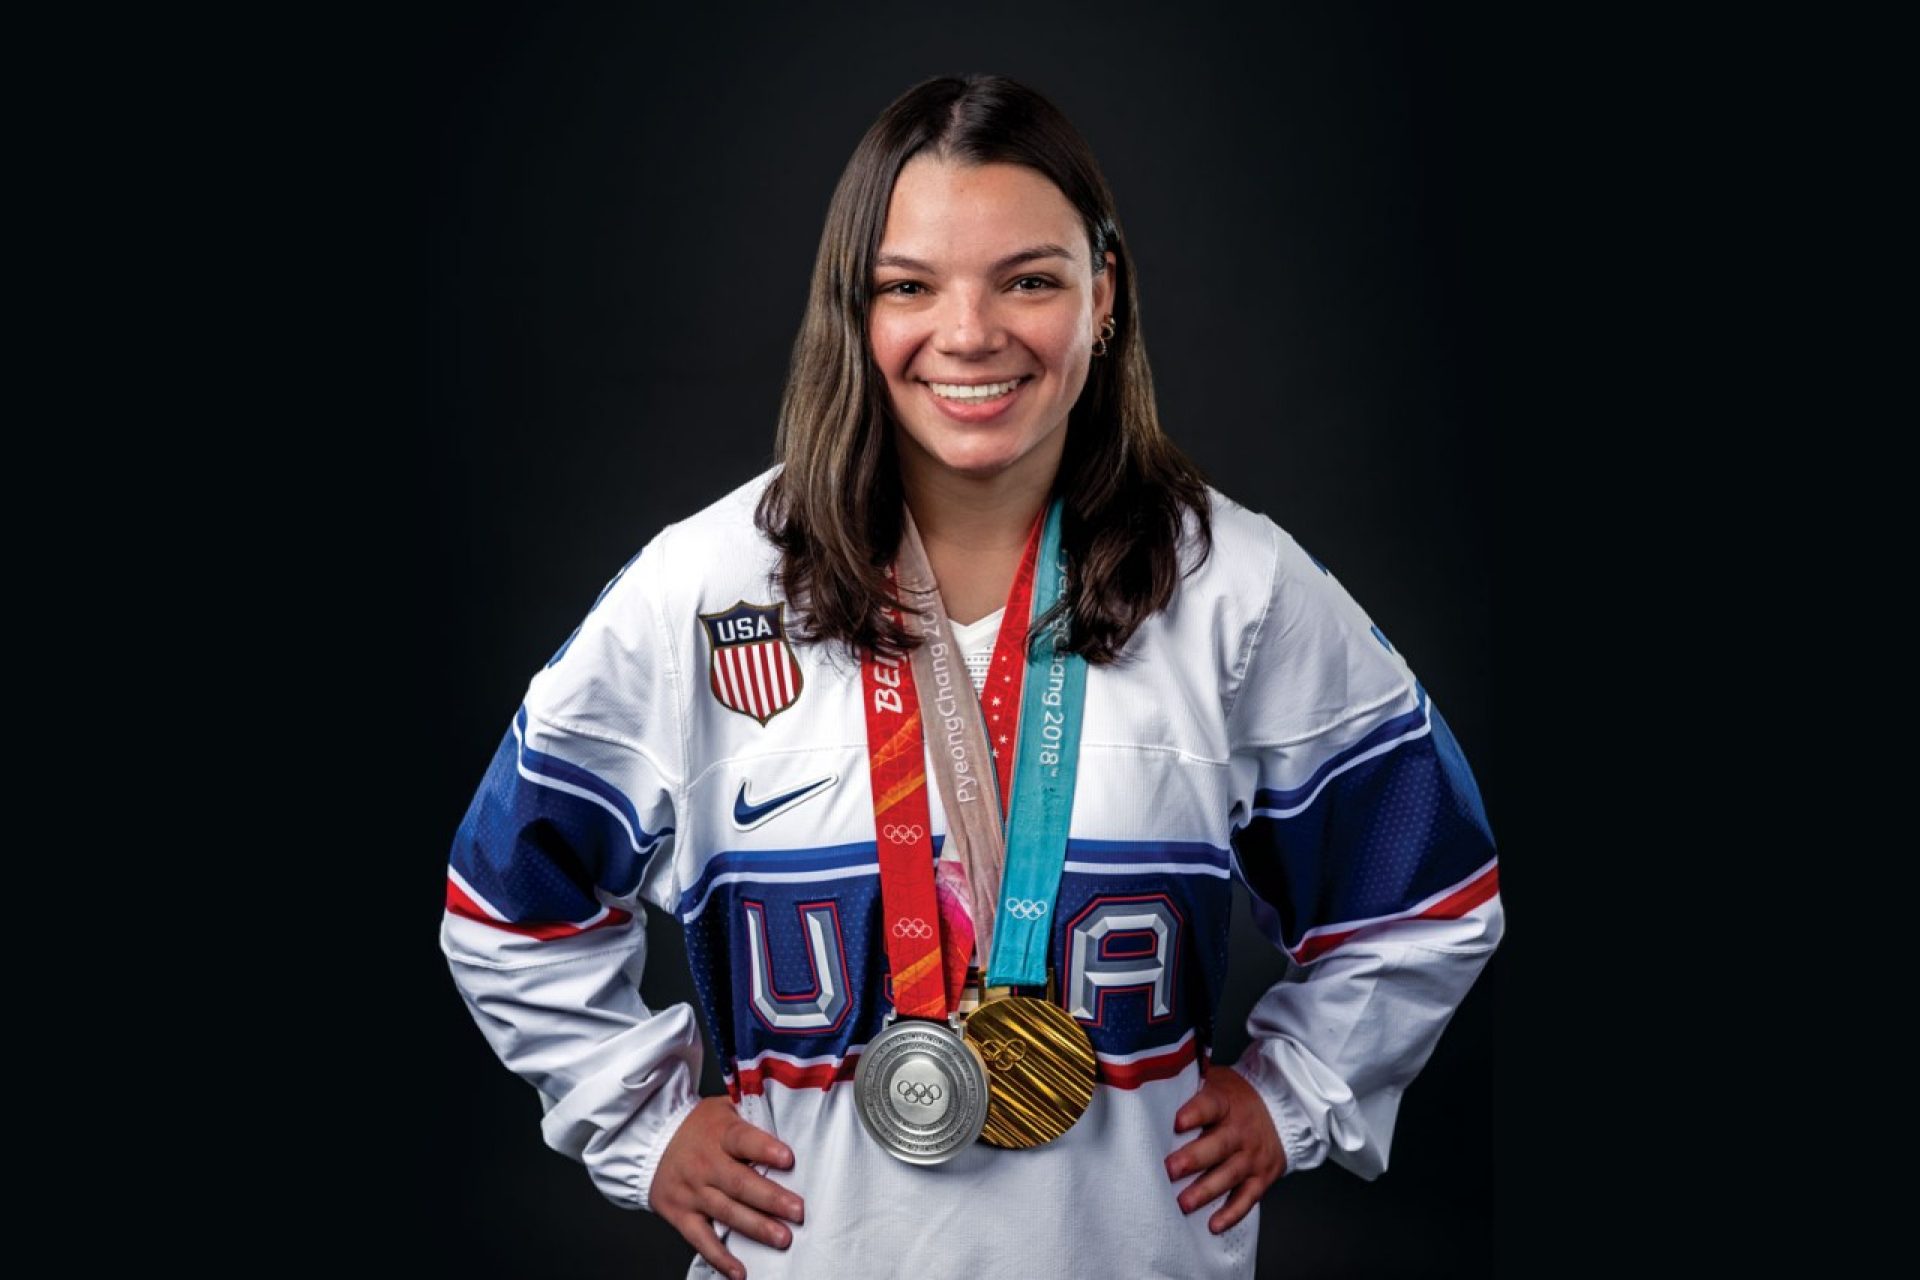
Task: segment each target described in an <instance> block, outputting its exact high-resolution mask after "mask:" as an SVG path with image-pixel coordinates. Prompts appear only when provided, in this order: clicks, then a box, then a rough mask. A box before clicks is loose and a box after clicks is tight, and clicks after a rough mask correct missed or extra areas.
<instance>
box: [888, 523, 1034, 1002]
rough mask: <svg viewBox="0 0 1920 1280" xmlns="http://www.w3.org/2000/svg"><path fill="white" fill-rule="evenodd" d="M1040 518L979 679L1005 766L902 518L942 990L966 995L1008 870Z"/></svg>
mask: <svg viewBox="0 0 1920 1280" xmlns="http://www.w3.org/2000/svg"><path fill="white" fill-rule="evenodd" d="M1042 523H1043V521H1042V519H1039V518H1036V519H1035V520H1034V522H1033V528H1032V530H1031V531H1030V532H1029V533H1028V535H1027V545H1026V547H1025V548H1024V549H1023V550H1022V552H1021V556H1020V564H1019V568H1018V569H1017V570H1015V572H1014V577H1013V589H1012V593H1011V594H1010V595H1009V596H1008V597H1007V603H1006V612H1005V616H1004V618H1003V619H1002V621H1001V625H1000V630H999V634H998V636H997V637H996V641H995V645H994V661H993V663H992V664H991V665H990V667H989V670H990V672H992V673H993V674H992V676H990V677H989V679H988V680H986V681H983V682H982V683H983V688H982V691H981V695H980V698H981V699H984V700H985V701H986V702H987V703H988V705H989V706H991V707H992V708H993V710H992V713H991V718H992V719H993V721H994V726H995V734H996V737H998V738H1005V739H1006V742H1007V749H1006V753H1005V759H1006V763H1005V764H1000V763H999V761H1000V755H999V752H998V750H997V747H996V748H995V749H993V750H990V749H989V747H988V745H987V744H988V732H987V726H986V724H985V723H984V722H983V720H982V717H981V713H982V707H981V701H980V699H977V698H976V697H975V695H974V689H973V682H972V680H971V679H970V678H969V676H968V675H967V673H966V668H965V666H964V665H963V664H962V663H960V662H959V661H957V659H958V657H959V652H960V650H959V645H958V644H956V643H955V642H954V639H953V632H952V629H951V623H950V620H949V619H948V617H947V610H946V605H945V603H944V602H943V601H942V600H941V599H940V591H939V587H938V585H937V584H936V583H935V582H934V579H933V567H932V565H931V564H930V563H929V562H928V560H927V553H926V547H925V545H924V544H922V542H921V541H920V530H919V528H918V527H917V526H916V525H915V524H914V522H913V513H912V512H911V511H909V512H907V514H906V522H905V529H904V532H903V536H902V537H901V541H900V560H899V566H898V570H899V573H900V576H901V579H902V582H903V584H904V594H905V598H906V600H907V602H908V603H909V604H910V605H912V606H913V608H914V609H915V610H917V611H918V613H919V614H920V621H921V623H922V624H923V625H922V627H921V629H920V630H919V631H918V632H917V633H916V634H918V635H920V636H921V637H922V639H923V640H924V643H922V644H921V645H920V646H919V647H917V648H916V649H914V651H913V658H912V663H913V679H914V684H915V685H916V686H917V689H918V692H919V695H920V725H921V730H922V732H923V733H925V735H926V739H927V741H928V742H930V743H932V744H933V758H934V777H935V779H937V780H938V782H939V785H940V802H941V804H942V806H943V807H944V808H945V809H946V814H947V838H946V841H945V842H944V843H943V844H942V845H941V847H940V861H939V864H938V868H937V870H936V873H935V874H936V880H937V887H938V890H939V893H940V911H941V916H940V918H941V921H942V923H943V924H946V925H948V926H949V930H948V934H947V937H946V939H945V944H944V945H945V946H946V948H947V950H946V959H947V968H948V977H949V979H950V985H951V986H952V988H953V989H954V990H956V991H964V989H965V986H966V977H967V967H968V965H967V961H968V958H969V956H970V955H971V954H972V953H973V952H974V951H975V949H976V947H977V949H978V952H979V955H980V956H982V957H985V956H987V955H989V954H991V950H990V949H991V946H992V940H993V918H994V903H996V902H997V901H999V898H1000V881H1001V877H1002V875H1003V872H1004V865H1005V863H1006V844H1005V833H1004V826H1003V822H1004V817H1005V813H1006V801H1007V797H1008V796H1009V794H1010V787H1009V786H1003V785H1002V782H1001V780H1002V779H1004V780H1005V782H1006V783H1007V784H1011V782H1012V757H1013V745H1012V744H1013V740H1014V737H1015V732H1014V731H1015V730H1016V729H1017V725H1018V720H1019V704H1020V690H1021V688H1022V687H1023V686H1024V684H1025V677H1026V667H1025V665H1024V663H1023V661H1022V660H1021V659H1022V651H1023V650H1024V648H1025V646H1026V636H1027V611H1028V609H1029V608H1030V607H1031V600H1032V596H1033V572H1034V563H1035V561H1036V559H1037V558H1038V554H1039V550H1040V530H1041V525H1042Z"/></svg>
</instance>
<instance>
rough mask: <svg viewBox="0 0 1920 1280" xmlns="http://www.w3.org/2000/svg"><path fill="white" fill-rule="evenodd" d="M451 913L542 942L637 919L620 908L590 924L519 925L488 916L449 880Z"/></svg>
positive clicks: (481, 907) (448, 889) (559, 922)
mask: <svg viewBox="0 0 1920 1280" xmlns="http://www.w3.org/2000/svg"><path fill="white" fill-rule="evenodd" d="M447 910H448V911H451V912H452V913H453V914H454V915H456V916H459V917H460V918H461V919H463V920H478V921H479V922H480V923H481V924H486V925H492V926H493V927H494V928H496V929H501V930H504V931H506V932H507V933H518V934H522V935H524V936H526V937H529V938H538V939H540V940H541V941H542V942H546V941H549V940H551V939H553V938H571V937H573V936H575V935H576V934H582V933H592V932H593V931H594V930H595V929H605V928H607V927H609V926H611V925H619V924H625V923H626V922H627V921H629V920H631V919H633V916H632V915H631V914H629V913H628V912H625V911H622V910H621V909H620V908H618V907H608V908H607V914H606V915H604V916H602V917H601V918H600V919H598V920H595V921H594V922H593V923H592V924H589V925H577V924H568V923H566V922H564V921H538V922H535V923H532V924H516V923H514V922H513V921H511V920H498V919H495V918H494V917H493V916H491V915H488V914H487V909H486V908H485V907H483V906H481V905H480V904H479V903H477V902H475V901H474V900H473V899H472V898H470V897H468V896H467V895H466V894H465V893H464V892H462V891H461V889H460V886H459V885H457V884H455V883H454V882H453V877H451V876H449V877H447Z"/></svg>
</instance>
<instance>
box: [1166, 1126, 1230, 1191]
mask: <svg viewBox="0 0 1920 1280" xmlns="http://www.w3.org/2000/svg"><path fill="white" fill-rule="evenodd" d="M1238 1145H1239V1136H1238V1135H1237V1134H1235V1133H1232V1132H1230V1131H1229V1130H1226V1129H1223V1128H1219V1127H1217V1126H1216V1127H1215V1128H1212V1129H1209V1130H1207V1131H1206V1132H1205V1133H1203V1134H1201V1135H1200V1136H1199V1137H1197V1138H1195V1139H1194V1140H1193V1141H1192V1142H1189V1143H1188V1144H1187V1145H1186V1146H1184V1147H1178V1148H1176V1149H1175V1150H1174V1152H1173V1154H1172V1155H1170V1156H1168V1157H1167V1160H1166V1164H1167V1181H1169V1182H1174V1181H1177V1180H1179V1179H1181V1178H1184V1177H1186V1176H1187V1175H1188V1174H1190V1173H1198V1172H1200V1170H1202V1169H1210V1168H1212V1167H1213V1166H1214V1165H1216V1164H1219V1163H1220V1162H1221V1161H1222V1160H1225V1159H1226V1158H1227V1157H1228V1156H1229V1155H1231V1154H1232V1153H1233V1151H1234V1150H1235V1149H1236V1148H1237V1146H1238Z"/></svg>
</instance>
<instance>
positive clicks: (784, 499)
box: [755, 75, 1213, 663]
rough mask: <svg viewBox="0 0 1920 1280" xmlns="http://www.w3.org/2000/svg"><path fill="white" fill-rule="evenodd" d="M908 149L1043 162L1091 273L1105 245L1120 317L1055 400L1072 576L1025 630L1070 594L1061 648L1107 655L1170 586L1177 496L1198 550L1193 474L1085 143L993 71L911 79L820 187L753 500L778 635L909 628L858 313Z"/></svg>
mask: <svg viewBox="0 0 1920 1280" xmlns="http://www.w3.org/2000/svg"><path fill="white" fill-rule="evenodd" d="M922 151H925V152H927V153H928V154H929V155H931V156H933V157H935V158H938V159H941V160H946V161H949V162H955V163H961V164H974V165H980V164H991V163H1011V164H1021V165H1026V166H1028V167H1029V168H1032V169H1035V170H1037V171H1039V172H1040V173H1041V174H1043V175H1045V176H1046V177H1047V178H1049V179H1051V180H1052V182H1053V183H1054V185H1055V186H1057V187H1058V188H1059V189H1060V191H1061V192H1062V194H1064V195H1065V196H1066V198H1067V200H1068V202H1069V203H1071V204H1072V205H1073V207H1074V208H1075V209H1076V210H1078V211H1079V213H1080V217H1081V220H1082V221H1083V222H1084V224H1085V226H1086V232H1087V239H1088V241H1089V243H1090V245H1091V248H1092V252H1093V268H1094V270H1095V272H1096V273H1097V272H1099V271H1101V270H1103V269H1105V267H1106V258H1105V254H1106V252H1107V251H1108V250H1112V251H1113V254H1114V259H1115V263H1116V266H1115V268H1114V269H1115V270H1117V271H1118V272H1119V278H1118V279H1117V280H1116V282H1115V288H1114V292H1113V302H1114V307H1113V318H1114V321H1115V324H1116V326H1117V328H1116V331H1115V334H1114V336H1113V338H1112V339H1110V340H1109V342H1108V351H1107V354H1106V355H1104V356H1096V357H1095V358H1094V360H1093V362H1092V368H1091V369H1090V370H1089V372H1088V375H1087V385H1086V387H1085V388H1084V389H1083V390H1082V391H1081V393H1080V398H1079V399H1078V400H1077V401H1076V402H1075V404H1074V406H1073V409H1072V411H1071V412H1070V413H1069V415H1068V419H1067V433H1066V442H1065V446H1064V449H1063V452H1062V456H1061V459H1060V470H1059V473H1058V475H1057V476H1056V477H1055V479H1054V492H1055V493H1057V494H1059V495H1060V496H1061V498H1062V499H1063V510H1062V519H1061V543H1062V546H1063V547H1064V549H1065V551H1066V555H1067V581H1068V590H1067V592H1066V594H1065V595H1064V596H1063V597H1062V599H1061V600H1060V602H1059V603H1058V604H1057V605H1056V606H1055V608H1054V609H1052V610H1049V611H1048V613H1047V614H1046V615H1044V616H1043V617H1042V618H1041V619H1036V625H1035V627H1034V634H1035V636H1036V637H1038V636H1041V635H1044V634H1046V631H1047V627H1048V625H1049V624H1050V623H1052V622H1053V621H1054V620H1055V619H1056V618H1057V617H1058V614H1059V610H1060V609H1062V608H1071V609H1072V618H1071V620H1070V622H1069V639H1068V647H1069V648H1071V649H1072V650H1073V651H1074V652H1077V653H1080V654H1082V655H1083V656H1085V658H1086V659H1087V661H1088V662H1092V663H1103V662H1112V661H1114V660H1115V659H1116V658H1117V657H1118V656H1119V653H1120V650H1121V649H1122V647H1123V646H1125V644H1126V643H1127V640H1128V638H1129V637H1131V636H1132V635H1133V632H1134V629H1135V628H1136V627H1138V626H1139V625H1140V623H1141V622H1142V621H1143V620H1144V619H1146V618H1147V617H1148V616H1149V615H1151V614H1152V613H1153V612H1154V611H1156V610H1158V609H1160V608H1162V607H1163V606H1165V605H1166V603H1167V601H1168V600H1169V599H1171V598H1172V595H1173V591H1174V588H1175V587H1176V586H1177V585H1178V583H1179V578H1180V576H1181V573H1182V566H1181V564H1180V559H1179V557H1180V538H1181V532H1182V525H1183V516H1182V511H1183V509H1185V510H1190V511H1192V512H1193V513H1194V515H1195V516H1196V517H1197V519H1198V538H1197V540H1196V542H1197V545H1198V547H1199V556H1198V557H1197V558H1196V559H1195V561H1194V564H1193V565H1192V566H1191V567H1190V568H1188V569H1187V570H1186V571H1187V572H1191V571H1192V569H1196V568H1198V567H1199V565H1200V564H1201V563H1203V562H1204V561H1205V559H1206V557H1207V556H1208V555H1209V554H1210V553H1211V551H1212V546H1213V534H1212V525H1211V522H1210V521H1209V519H1208V500H1207V493H1206V480H1205V477H1204V476H1202V475H1201V473H1200V470H1199V469H1198V468H1197V467H1195V466H1194V464H1193V463H1192V462H1191V461H1189V460H1188V459H1187V457H1186V456H1185V455H1184V454H1182V453H1181V452H1180V451H1179V449H1177V448H1176V447H1175V446H1174V444H1173V442H1172V441H1171V440H1169V439H1168V438H1167V436H1166V434H1165V433H1164V432H1163V431H1161V429H1160V417H1159V413H1158V410H1157V409H1156V407H1155V405H1154V397H1153V375H1152V373H1151V372H1150V371H1149V369H1148V367H1147V348H1146V344H1145V342H1144V341H1143V339H1142V337H1141V333H1140V306H1139V299H1138V297H1137V295H1136V293H1135V290H1134V273H1133V259H1132V255H1131V254H1130V253H1129V252H1128V251H1127V248H1126V246H1125V242H1124V241H1123V239H1122V238H1121V235H1120V220H1119V217H1118V216H1117V215H1116V213H1115V211H1114V206H1113V195H1112V193H1111V192H1110V191H1108V189H1107V182H1106V179H1105V177H1103V176H1102V175H1101V172H1100V168H1099V165H1098V164H1096V163H1095V161H1094V158H1093V152H1092V149H1091V148H1089V147H1088V146H1087V143H1086V140H1085V139H1084V138H1082V137H1081V136H1080V133H1079V131H1078V130H1076V129H1075V128H1074V127H1073V125H1072V124H1070V123H1069V122H1068V121H1067V118H1066V117H1065V116H1064V115H1062V114H1061V112H1060V110H1059V109H1058V108H1057V107H1055V106H1054V105H1053V104H1052V103H1051V102H1049V101H1047V100H1046V99H1045V98H1044V97H1042V96H1041V95H1040V94H1038V93H1036V92H1034V91H1033V90H1032V89H1029V88H1027V87H1026V86H1024V85H1021V84H1018V83H1016V82H1014V81H1012V80H1008V79H1006V78H1005V77H1003V76H988V75H971V76H965V77H955V76H942V77H938V78H936V79H932V80H927V81H924V82H922V83H921V84H918V85H915V86H914V87H913V88H912V89H909V90H908V91H907V92H906V93H905V94H903V95H901V96H900V97H899V98H898V99H897V100H895V101H894V103H893V104H892V105H891V106H889V107H888V108H887V109H886V110H885V111H884V112H882V113H881V115H880V118H879V119H878V120H876V121H874V123H873V126H872V127H871V128H869V129H868V130H867V133H866V136H865V137H863V138H861V139H860V145H859V146H858V147H856V148H855V149H854V152H853V157H852V158H851V159H850V160H848V162H847V167H846V169H845V171H844V172H843V173H842V174H841V175H840V182H839V185H838V186H837V187H835V188H834V193H833V200H832V202H831V203H830V204H829V206H828V208H827V223H826V228H825V230H824V231H823V232H822V233H821V237H820V250H819V254H818V256H817V257H816V258H815V260H814V267H813V284H812V288H811V290H810V291H809V293H808V298H807V313H806V318H805V319H804V320H803V321H802V322H801V326H800V333H799V336H798V337H797V338H796V339H795V341H794V346H793V359H792V364H791V366H790V368H789V370H788V374H787V387H786V392H785V394H784V395H783V396H782V398H781V403H780V430H779V434H778V436H777V437H776V440H775V446H774V447H775V452H776V453H777V454H778V455H779V457H780V461H781V466H780V468H779V469H778V470H777V471H776V472H775V474H774V477H773V480H772V482H771V484H770V485H769V486H768V488H767V490H766V492H765V493H764V494H762V495H761V499H760V504H759V507H758V509H757V510H756V512H755V521H756V523H757V524H758V526H759V527H760V529H761V530H762V532H764V533H765V534H766V536H767V537H768V539H769V540H770V541H772V542H773V544H774V545H775V546H777V547H779V548H780V551H781V565H780V581H781V586H782V589H783V590H784V591H785V593H786V597H787V600H788V602H789V604H790V605H791V606H792V609H793V623H794V625H793V626H791V627H790V630H789V634H790V635H792V636H793V638H795V639H799V640H839V641H841V642H843V643H845V644H847V645H848V646H859V647H862V648H867V649H873V650H876V651H879V652H882V653H888V654H900V653H903V652H905V651H906V650H908V649H910V648H912V647H913V645H914V643H915V641H914V640H913V638H912V637H911V636H909V635H908V634H907V633H906V632H905V631H904V630H903V629H901V628H900V627H898V626H896V625H894V623H893V621H892V619H891V618H889V617H888V616H887V614H886V612H885V610H886V609H887V608H888V607H890V606H891V607H895V608H898V607H900V601H899V600H898V599H897V598H896V597H895V596H894V595H893V594H892V593H891V591H890V590H889V586H888V580H887V572H886V567H887V566H888V565H889V564H890V563H891V562H892V560H893V558H894V555H895V552H896V551H897V549H898V547H899V544H900V537H901V533H902V528H903V525H902V516H901V511H902V507H903V503H904V501H905V499H904V496H903V494H902V491H901V485H900V470H899V461H898V458H897V457H896V456H895V448H896V446H895V443H894V433H893V421H892V410H891V406H890V405H889V404H888V401H887V393H886V379H885V377H884V376H883V375H882V374H881V373H880V371H879V369H878V368H877V367H876V366H875V365H874V363H873V357H872V354H871V352H870V350H869V347H868V343H867V320H868V307H869V305H870V298H871V293H872V288H873V259H874V256H875V255H876V254H877V253H878V252H879V249H880V237H881V233H882V232H883V231H884V230H885V226H886V215H887V206H888V202H889V201H890V200H891V199H892V196H893V184H894V181H895V179H896V178H898V177H899V174H900V170H901V168H902V167H903V166H904V165H905V164H906V163H907V161H908V160H909V159H911V158H912V157H913V156H915V155H917V154H919V153H920V152H922Z"/></svg>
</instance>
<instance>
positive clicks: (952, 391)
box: [927, 378, 1024, 400]
mask: <svg viewBox="0 0 1920 1280" xmlns="http://www.w3.org/2000/svg"><path fill="white" fill-rule="evenodd" d="M1023 381H1024V379H1022V378H1015V379H1013V380H1012V381H1011V382H989V383H987V384H986V385H985V386H982V387H962V386H958V385H956V384H954V383H951V382H929V383H928V384H927V386H928V388H929V389H931V390H932V392H933V394H935V395H937V396H944V397H945V398H946V399H948V400H992V399H994V398H995V397H996V396H1003V395H1005V394H1007V392H1009V391H1011V390H1013V389H1014V388H1015V387H1017V386H1019V385H1020V383H1021V382H1023Z"/></svg>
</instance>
